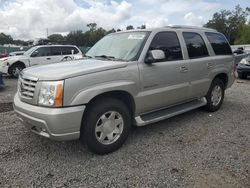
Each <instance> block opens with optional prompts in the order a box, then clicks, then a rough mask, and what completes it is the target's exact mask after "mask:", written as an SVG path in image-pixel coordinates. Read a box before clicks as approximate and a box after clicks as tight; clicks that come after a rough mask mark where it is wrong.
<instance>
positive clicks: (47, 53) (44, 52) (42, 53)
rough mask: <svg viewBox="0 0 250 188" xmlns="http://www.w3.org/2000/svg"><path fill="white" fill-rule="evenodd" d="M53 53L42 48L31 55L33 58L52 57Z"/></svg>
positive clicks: (46, 48)
mask: <svg viewBox="0 0 250 188" xmlns="http://www.w3.org/2000/svg"><path fill="white" fill-rule="evenodd" d="M50 55H51V51H50V48H49V47H41V48H37V49H36V50H35V51H34V52H33V53H32V55H31V57H42V56H50Z"/></svg>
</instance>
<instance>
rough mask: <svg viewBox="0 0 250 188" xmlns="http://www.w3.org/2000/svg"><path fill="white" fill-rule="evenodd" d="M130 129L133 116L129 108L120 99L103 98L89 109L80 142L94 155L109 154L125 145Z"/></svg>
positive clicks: (84, 120)
mask: <svg viewBox="0 0 250 188" xmlns="http://www.w3.org/2000/svg"><path fill="white" fill-rule="evenodd" d="M130 128H131V115H130V113H129V110H128V108H127V106H126V105H125V104H124V103H123V102H121V101H120V100H118V99H114V98H102V99H99V100H96V101H94V102H93V103H92V104H90V106H89V107H88V110H87V111H86V114H85V116H84V119H83V124H82V127H81V137H80V141H81V142H84V143H86V145H87V147H88V148H89V150H90V151H92V152H93V153H96V154H107V153H110V152H113V151H115V150H117V149H118V148H120V147H121V146H122V145H123V143H124V142H125V140H126V139H127V137H128V135H129V131H130Z"/></svg>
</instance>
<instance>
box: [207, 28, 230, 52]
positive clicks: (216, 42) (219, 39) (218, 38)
mask: <svg viewBox="0 0 250 188" xmlns="http://www.w3.org/2000/svg"><path fill="white" fill-rule="evenodd" d="M205 34H206V36H207V38H208V40H209V42H210V43H211V46H212V48H213V50H214V53H215V54H216V55H232V50H231V47H230V46H229V44H228V42H227V40H226V38H225V36H223V35H222V34H220V33H210V32H206V33H205Z"/></svg>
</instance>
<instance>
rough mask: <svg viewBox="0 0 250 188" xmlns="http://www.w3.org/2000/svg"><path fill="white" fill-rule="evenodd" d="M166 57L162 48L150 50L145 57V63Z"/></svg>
mask: <svg viewBox="0 0 250 188" xmlns="http://www.w3.org/2000/svg"><path fill="white" fill-rule="evenodd" d="M163 59H166V56H165V53H164V52H163V51H162V50H150V51H149V52H148V55H147V57H146V59H145V63H146V64H151V63H154V62H158V61H161V60H163Z"/></svg>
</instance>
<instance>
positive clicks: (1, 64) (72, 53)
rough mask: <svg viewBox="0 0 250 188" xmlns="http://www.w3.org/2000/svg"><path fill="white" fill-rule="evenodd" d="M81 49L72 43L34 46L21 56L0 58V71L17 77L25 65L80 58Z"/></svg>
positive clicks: (81, 55)
mask: <svg viewBox="0 0 250 188" xmlns="http://www.w3.org/2000/svg"><path fill="white" fill-rule="evenodd" d="M82 57H83V54H82V52H81V50H80V49H79V48H78V47H76V46H72V45H44V46H35V47H33V48H31V49H29V50H28V51H26V52H25V53H24V54H23V55H21V56H10V57H5V58H2V59H0V72H2V73H5V74H10V75H11V76H13V77H16V78H17V77H18V75H19V73H20V71H22V70H23V69H24V68H26V67H30V66H35V65H45V64H51V63H58V62H61V61H69V60H74V59H79V58H82Z"/></svg>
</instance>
